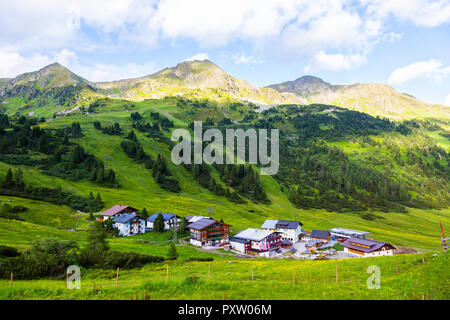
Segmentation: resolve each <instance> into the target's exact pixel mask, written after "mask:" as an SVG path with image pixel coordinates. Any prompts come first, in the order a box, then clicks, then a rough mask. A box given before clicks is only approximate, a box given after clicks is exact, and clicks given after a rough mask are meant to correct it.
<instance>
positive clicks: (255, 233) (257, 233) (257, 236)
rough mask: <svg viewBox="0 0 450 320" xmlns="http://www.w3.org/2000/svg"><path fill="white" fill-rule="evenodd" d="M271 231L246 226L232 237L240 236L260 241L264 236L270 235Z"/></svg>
mask: <svg viewBox="0 0 450 320" xmlns="http://www.w3.org/2000/svg"><path fill="white" fill-rule="evenodd" d="M272 233H274V232H273V231H268V230H261V229H256V228H248V229H247V230H244V231H242V232H239V233H238V234H237V235H235V236H234V238H241V239H246V240H253V241H261V240H263V239H264V238H266V237H268V236H270V235H271V234H272Z"/></svg>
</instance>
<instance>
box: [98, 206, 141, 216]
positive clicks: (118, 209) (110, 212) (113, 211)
mask: <svg viewBox="0 0 450 320" xmlns="http://www.w3.org/2000/svg"><path fill="white" fill-rule="evenodd" d="M127 208H130V209H132V210H136V209H134V208H132V207H129V206H122V205H115V206H113V207H111V208H109V209H108V210H106V211H103V212H102V213H100V214H101V215H102V216H108V217H111V216H114V215H116V214H118V213H121V212H122V211H123V210H125V209H127Z"/></svg>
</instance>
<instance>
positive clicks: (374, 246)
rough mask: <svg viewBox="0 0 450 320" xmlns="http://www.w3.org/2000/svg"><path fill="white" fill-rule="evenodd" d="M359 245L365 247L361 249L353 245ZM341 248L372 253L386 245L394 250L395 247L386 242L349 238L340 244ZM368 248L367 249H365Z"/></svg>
mask: <svg viewBox="0 0 450 320" xmlns="http://www.w3.org/2000/svg"><path fill="white" fill-rule="evenodd" d="M352 243H355V244H360V245H363V246H366V247H361V246H358V245H355V244H352ZM341 245H342V246H343V247H346V248H349V249H354V250H358V251H362V252H373V251H377V250H379V249H381V248H382V247H384V246H385V245H388V246H390V247H392V248H393V249H395V247H394V246H393V245H391V244H389V243H387V242H382V241H377V240H369V239H360V238H350V239H347V240H345V241H344V242H343V243H341ZM367 247H368V248H367Z"/></svg>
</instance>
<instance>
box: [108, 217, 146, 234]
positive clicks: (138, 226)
mask: <svg viewBox="0 0 450 320" xmlns="http://www.w3.org/2000/svg"><path fill="white" fill-rule="evenodd" d="M113 222H114V224H113V227H114V228H117V229H118V230H119V235H121V236H133V235H137V234H142V233H145V219H144V218H142V217H139V216H138V215H136V214H135V213H123V214H121V215H120V216H118V217H117V218H115V219H114V220H113Z"/></svg>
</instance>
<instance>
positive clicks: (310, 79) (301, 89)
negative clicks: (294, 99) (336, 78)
mask: <svg viewBox="0 0 450 320" xmlns="http://www.w3.org/2000/svg"><path fill="white" fill-rule="evenodd" d="M268 88H272V89H275V90H277V91H280V92H292V93H295V94H297V95H299V96H309V95H311V94H315V93H318V92H322V91H325V90H332V88H333V86H332V85H331V84H329V83H328V82H325V81H323V80H322V79H320V78H318V77H314V76H311V75H305V76H302V77H300V78H297V79H295V80H293V81H286V82H283V83H279V84H273V85H270V86H268Z"/></svg>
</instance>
